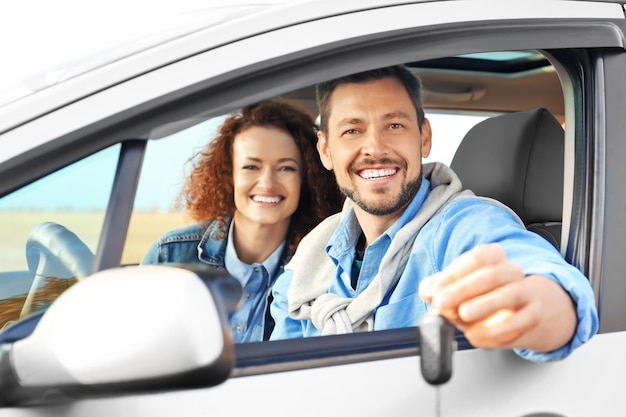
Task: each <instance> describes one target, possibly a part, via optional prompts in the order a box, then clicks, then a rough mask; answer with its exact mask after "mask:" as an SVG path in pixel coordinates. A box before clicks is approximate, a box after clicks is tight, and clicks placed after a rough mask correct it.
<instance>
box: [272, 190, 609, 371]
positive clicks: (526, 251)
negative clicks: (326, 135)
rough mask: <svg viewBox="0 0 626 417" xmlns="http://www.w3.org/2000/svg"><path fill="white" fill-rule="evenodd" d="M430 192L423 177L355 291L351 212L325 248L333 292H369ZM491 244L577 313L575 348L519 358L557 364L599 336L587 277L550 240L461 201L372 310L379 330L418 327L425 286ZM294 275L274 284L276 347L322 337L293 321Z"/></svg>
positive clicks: (369, 256) (376, 246)
mask: <svg viewBox="0 0 626 417" xmlns="http://www.w3.org/2000/svg"><path fill="white" fill-rule="evenodd" d="M429 193H430V182H429V180H428V179H426V178H423V181H422V185H421V187H420V189H419V191H418V193H417V195H416V197H415V198H414V199H413V201H412V202H411V203H410V204H409V206H408V207H407V208H406V210H405V211H404V213H403V214H402V215H401V216H400V218H399V219H398V220H397V221H396V222H395V223H394V224H393V225H392V226H391V227H390V228H389V229H388V230H387V231H385V233H383V234H382V235H381V236H379V237H378V238H377V239H376V240H375V241H374V242H372V243H371V244H370V245H369V246H368V247H367V249H366V251H365V255H364V257H363V264H362V267H361V271H360V275H359V280H358V283H357V287H356V289H353V288H352V286H351V284H350V274H351V269H352V263H353V261H354V258H355V245H356V242H357V240H358V238H359V235H360V234H361V228H360V226H359V224H358V221H357V219H356V216H355V215H354V211H352V210H351V211H350V212H349V213H348V214H347V215H346V216H345V217H344V218H343V219H342V220H341V222H340V223H339V225H338V227H337V229H336V230H335V232H334V233H333V235H332V237H331V238H330V240H329V242H328V245H327V246H326V253H327V254H328V256H329V257H330V258H331V260H332V261H333V263H334V264H335V265H336V270H335V271H336V272H335V277H334V279H333V280H332V284H331V285H330V288H329V289H328V292H329V293H331V294H336V295H338V296H340V297H349V298H354V297H356V296H357V295H358V294H360V293H361V292H362V291H363V290H364V289H365V288H367V286H368V285H369V284H370V282H371V281H372V280H373V278H374V276H375V275H376V273H377V271H378V265H380V262H381V260H382V258H383V256H384V254H385V253H386V251H387V249H388V248H389V245H390V243H391V240H392V239H393V238H394V236H395V235H396V234H397V232H398V231H399V230H400V229H401V228H402V227H403V226H404V225H406V224H407V223H408V222H409V220H410V219H412V218H413V217H414V216H415V215H416V213H417V212H418V211H419V210H420V208H421V207H422V204H423V203H424V201H425V199H426V197H427V196H428V194H429ZM491 242H497V243H499V244H501V245H502V247H503V248H504V249H505V251H506V253H507V256H508V258H509V260H510V261H511V262H513V263H515V264H517V265H519V266H520V267H521V268H522V269H523V271H524V273H525V274H526V275H532V274H539V275H543V276H546V277H548V278H551V279H553V280H554V281H556V282H558V283H559V284H561V286H562V287H563V288H564V289H565V290H566V291H568V292H569V294H570V296H571V297H572V300H573V301H574V302H575V303H576V306H577V307H576V308H577V314H578V328H577V330H576V334H575V336H574V338H573V339H572V340H571V341H570V343H568V344H567V345H566V346H564V347H562V348H560V349H558V350H556V351H553V352H549V353H538V352H532V351H527V350H516V352H517V354H518V355H520V356H522V357H524V358H526V359H529V360H533V361H536V362H546V361H553V360H559V359H562V358H565V357H566V356H568V355H569V354H570V353H571V352H572V351H573V350H574V349H575V348H576V347H578V346H580V345H581V344H582V343H584V342H586V341H587V340H589V339H590V338H591V337H592V336H593V335H594V334H595V333H596V332H597V330H598V316H597V312H596V309H595V300H594V296H593V290H592V288H591V286H590V284H589V281H588V280H587V278H586V277H585V276H584V275H583V274H582V273H581V272H580V271H579V270H578V269H576V268H575V267H573V266H572V265H570V264H568V263H567V262H566V261H565V260H564V259H563V257H562V256H561V254H560V253H559V252H558V251H557V250H556V249H555V248H554V247H553V246H552V245H551V244H550V243H549V242H548V241H546V240H545V239H544V238H542V237H541V236H539V235H537V234H535V233H533V232H529V231H527V230H526V229H525V228H524V227H523V226H522V225H520V224H519V222H518V220H517V219H516V218H515V217H514V216H513V215H512V214H511V213H510V212H509V211H507V210H506V209H504V208H502V207H500V206H498V205H496V204H493V203H490V202H487V201H485V200H482V199H479V198H463V199H458V200H455V201H453V202H452V203H449V204H448V205H446V206H445V207H444V208H443V209H442V210H441V211H440V212H439V213H438V214H436V215H435V216H434V217H433V218H431V219H430V221H429V222H428V223H426V225H424V227H423V228H422V229H421V231H420V232H419V234H418V236H417V237H416V239H415V241H414V243H413V247H412V251H411V255H410V257H409V260H408V263H407V265H406V267H405V269H404V272H403V273H402V275H401V276H400V279H399V281H398V283H397V285H396V287H395V288H393V289H391V290H390V291H389V292H388V294H386V296H385V297H384V299H383V301H382V303H381V304H380V305H379V306H378V308H376V310H375V311H374V330H384V329H393V328H400V327H413V326H416V325H417V323H418V321H419V318H420V317H421V316H422V315H423V314H424V313H425V312H426V311H427V310H428V305H427V304H426V303H425V302H424V301H422V300H421V298H420V297H419V295H418V286H419V283H420V282H421V280H422V279H423V278H425V277H427V276H429V275H432V274H434V273H436V272H439V271H441V270H443V269H444V268H445V267H446V266H447V265H448V264H450V262H451V261H452V260H453V259H455V258H456V257H458V256H459V255H461V254H462V253H464V252H466V251H468V250H469V249H472V248H474V247H475V246H477V245H479V244H484V243H491ZM292 275H293V273H292V271H290V270H286V271H285V272H284V273H283V274H282V275H280V276H279V277H278V279H277V281H276V284H275V285H274V290H273V295H274V301H273V303H272V305H271V313H272V316H273V317H274V320H275V322H276V325H275V328H274V332H273V333H272V336H271V339H272V340H277V339H286V338H299V337H308V336H318V335H320V331H319V330H318V329H317V328H315V326H314V325H313V323H312V322H311V321H310V320H302V321H301V320H294V319H292V318H290V317H289V315H288V311H289V310H288V304H287V293H288V289H289V285H290V282H291V279H292Z"/></svg>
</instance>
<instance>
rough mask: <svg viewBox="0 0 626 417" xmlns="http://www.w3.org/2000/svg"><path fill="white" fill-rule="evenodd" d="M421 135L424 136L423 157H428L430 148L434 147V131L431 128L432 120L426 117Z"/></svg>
mask: <svg viewBox="0 0 626 417" xmlns="http://www.w3.org/2000/svg"><path fill="white" fill-rule="evenodd" d="M421 136H422V158H428V155H430V149H431V148H432V145H433V142H432V136H433V132H432V130H431V128H430V122H429V121H428V119H424V122H423V123H422V130H421Z"/></svg>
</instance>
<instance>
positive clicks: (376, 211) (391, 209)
mask: <svg viewBox="0 0 626 417" xmlns="http://www.w3.org/2000/svg"><path fill="white" fill-rule="evenodd" d="M420 172H421V171H420ZM421 185H422V176H421V175H419V176H418V177H417V178H416V179H415V180H413V181H409V182H407V183H405V184H403V185H402V190H400V195H398V197H396V198H395V200H394V201H386V200H383V201H381V202H380V203H379V204H369V203H368V202H366V201H365V200H363V199H362V198H361V196H360V195H359V193H358V191H356V189H348V188H345V187H342V186H341V185H340V186H339V190H340V191H341V192H342V193H343V194H344V195H345V196H346V197H348V198H349V199H350V200H352V201H354V203H355V204H356V205H357V206H359V207H360V208H361V209H362V210H363V211H365V212H367V213H369V214H373V215H375V216H385V215H387V214H392V213H395V212H396V211H398V210H400V209H401V208H403V207H404V206H406V205H407V204H408V203H409V202H410V201H411V200H412V199H413V197H415V195H416V194H417V192H418V191H419V189H420V186H421Z"/></svg>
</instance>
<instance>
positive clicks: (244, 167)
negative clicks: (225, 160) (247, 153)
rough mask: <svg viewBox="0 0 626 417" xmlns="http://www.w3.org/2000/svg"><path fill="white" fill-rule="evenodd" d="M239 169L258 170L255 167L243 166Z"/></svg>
mask: <svg viewBox="0 0 626 417" xmlns="http://www.w3.org/2000/svg"><path fill="white" fill-rule="evenodd" d="M241 169H246V170H255V169H258V168H257V167H256V166H254V165H244V166H243V167H242V168H241Z"/></svg>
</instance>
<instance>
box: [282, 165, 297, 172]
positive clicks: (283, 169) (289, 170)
mask: <svg viewBox="0 0 626 417" xmlns="http://www.w3.org/2000/svg"><path fill="white" fill-rule="evenodd" d="M280 170H281V171H287V172H297V171H298V169H297V168H295V167H292V166H284V167H280Z"/></svg>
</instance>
